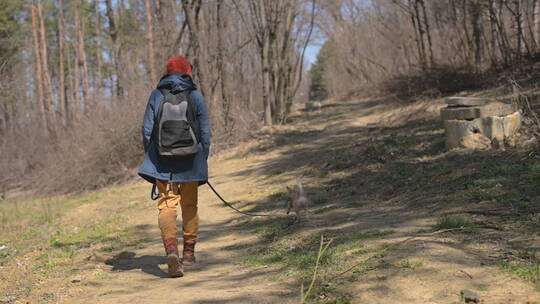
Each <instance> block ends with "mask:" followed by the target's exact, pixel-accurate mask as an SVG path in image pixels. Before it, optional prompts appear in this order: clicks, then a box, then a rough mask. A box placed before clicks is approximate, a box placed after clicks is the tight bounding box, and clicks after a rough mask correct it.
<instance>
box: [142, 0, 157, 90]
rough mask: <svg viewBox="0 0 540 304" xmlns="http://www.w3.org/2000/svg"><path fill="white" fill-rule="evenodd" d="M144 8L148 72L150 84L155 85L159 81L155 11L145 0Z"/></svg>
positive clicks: (147, 0) (148, 0)
mask: <svg viewBox="0 0 540 304" xmlns="http://www.w3.org/2000/svg"><path fill="white" fill-rule="evenodd" d="M144 6H145V8H146V40H147V41H148V45H147V52H148V55H147V56H148V63H147V64H148V72H149V76H150V83H151V85H154V84H155V83H156V81H157V77H156V70H155V68H156V62H155V57H154V26H153V23H154V21H153V9H152V5H151V3H150V0H144Z"/></svg>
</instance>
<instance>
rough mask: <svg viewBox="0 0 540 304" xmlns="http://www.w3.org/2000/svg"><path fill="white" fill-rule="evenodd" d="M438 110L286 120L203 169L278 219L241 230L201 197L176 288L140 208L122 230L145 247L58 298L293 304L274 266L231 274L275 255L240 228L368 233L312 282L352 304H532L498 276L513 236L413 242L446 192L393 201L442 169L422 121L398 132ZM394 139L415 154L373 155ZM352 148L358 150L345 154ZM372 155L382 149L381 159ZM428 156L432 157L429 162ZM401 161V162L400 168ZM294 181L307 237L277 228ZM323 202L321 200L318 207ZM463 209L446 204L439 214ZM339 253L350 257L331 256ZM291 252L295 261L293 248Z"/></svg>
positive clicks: (378, 107)
mask: <svg viewBox="0 0 540 304" xmlns="http://www.w3.org/2000/svg"><path fill="white" fill-rule="evenodd" d="M437 108H438V106H437V105H436V104H435V105H433V104H431V105H425V104H424V105H422V104H417V105H412V106H409V107H401V108H396V109H393V107H392V106H388V105H386V104H385V102H384V100H383V101H373V102H369V101H364V102H360V103H334V104H330V105H328V106H327V107H326V108H325V109H323V112H319V113H315V114H309V113H308V114H306V113H304V114H302V115H301V116H296V117H295V118H294V119H295V123H294V124H292V125H288V126H285V127H282V128H280V129H277V130H276V131H275V132H274V134H273V135H272V136H268V137H267V138H266V139H264V140H261V141H260V142H259V143H257V144H253V145H250V146H249V147H247V148H245V149H240V150H237V151H235V152H232V153H228V154H225V155H221V156H219V157H216V158H213V159H212V161H211V174H212V178H211V179H212V180H213V184H214V185H215V186H216V187H217V188H218V189H219V191H220V192H221V193H222V194H223V196H225V197H226V198H229V199H230V200H232V201H234V202H235V204H238V205H237V206H239V207H241V208H245V209H246V210H252V211H253V210H255V211H260V210H263V211H265V212H274V213H275V214H279V215H280V217H279V219H278V218H271V219H257V220H252V219H248V218H246V217H244V216H241V215H238V214H236V213H234V212H233V211H232V210H230V209H227V208H224V207H223V206H222V205H221V204H220V203H219V202H218V200H217V199H216V198H215V197H214V196H213V194H212V193H211V192H210V191H209V189H208V188H207V187H204V188H201V194H200V202H201V203H200V206H201V207H200V217H201V225H202V229H201V232H200V243H199V244H198V246H197V252H198V260H199V262H198V264H197V265H196V266H193V267H190V268H187V270H186V276H185V277H183V278H179V279H168V278H166V273H165V269H166V268H165V267H166V266H165V265H164V264H163V249H162V245H161V241H160V239H159V231H158V229H157V225H156V211H155V210H154V209H153V208H150V207H148V208H145V211H144V212H140V213H137V216H136V217H135V218H132V219H131V222H133V223H137V225H138V226H139V227H144V228H141V229H144V230H145V231H144V233H145V234H146V235H148V236H150V237H151V239H152V241H150V242H146V243H144V244H142V246H140V247H138V248H137V249H132V250H129V251H124V252H120V253H118V252H115V256H114V257H113V258H108V259H107V260H106V261H104V262H100V261H99V260H98V261H97V264H98V268H99V269H100V271H101V276H102V278H103V279H101V280H99V281H98V282H94V283H91V284H83V285H81V286H79V287H77V288H79V291H78V292H76V294H77V293H78V294H79V295H78V296H76V297H70V298H67V300H68V302H73V303H169V302H171V303H298V294H299V286H298V285H299V284H298V280H296V279H295V278H289V279H287V278H285V279H284V277H283V276H279V274H280V272H282V271H286V270H287V269H286V268H284V266H283V265H273V266H272V265H270V266H269V267H247V266H242V265H239V264H236V261H237V260H238V259H239V258H241V257H242V256H243V255H245V254H247V253H248V252H249V249H252V248H256V247H261V246H274V243H272V240H270V241H268V240H266V241H264V240H261V238H260V237H259V236H257V235H256V234H254V233H253V230H249V229H246V230H242V229H239V228H238V224H239V223H242V222H251V223H252V224H253V223H255V224H256V225H260V227H270V228H271V229H274V230H275V231H277V232H275V235H276V236H275V237H274V239H278V238H279V237H280V236H282V235H284V234H283V233H285V236H286V237H289V238H290V239H295V238H297V239H300V240H301V239H302V236H303V235H307V234H308V233H313V232H317V231H322V232H323V233H329V232H328V231H330V234H332V233H337V232H339V233H341V234H344V233H345V234H347V235H349V234H354V235H357V234H358V235H361V237H365V234H369V233H371V232H373V231H387V232H388V233H379V232H377V233H375V234H376V235H378V236H377V237H376V238H369V239H361V241H362V242H361V243H360V242H359V241H358V240H353V241H355V242H356V243H354V244H357V245H355V246H357V247H358V248H354V247H351V248H352V249H351V248H349V247H350V246H352V245H350V244H349V243H345V242H343V243H342V244H339V243H338V241H339V240H338V241H336V248H338V249H336V250H337V251H336V252H337V253H336V257H337V258H338V260H337V261H339V263H342V264H339V265H336V267H334V268H332V267H329V268H328V270H327V272H326V273H324V272H323V273H322V276H323V278H324V279H326V280H329V281H330V282H331V283H334V281H335V282H337V283H336V285H337V286H336V287H335V290H336V291H337V292H341V293H343V294H346V295H347V297H348V301H350V302H352V303H363V304H365V303H459V299H460V298H459V292H460V291H461V290H463V289H470V290H474V291H475V292H476V293H478V294H479V295H480V297H481V299H483V301H484V302H483V303H529V302H527V301H530V303H534V301H540V294H539V293H538V291H536V289H535V288H534V286H533V285H532V284H530V283H527V282H526V281H524V280H522V279H520V278H518V277H517V276H516V275H514V274H510V273H508V272H504V271H502V270H501V267H500V265H499V261H500V259H499V257H500V255H501V251H504V245H502V244H503V243H504V238H515V237H516V236H519V235H520V231H510V232H508V233H505V234H501V233H499V232H497V231H492V230H489V229H488V230H480V231H477V232H476V233H474V234H469V235H460V236H455V235H452V236H449V235H446V234H441V235H432V236H429V235H424V236H422V231H424V232H425V231H429V230H431V229H432V225H433V223H434V221H435V219H436V218H437V217H438V216H439V215H440V214H441V213H440V212H439V210H441V207H439V206H438V205H437V204H439V203H441V202H446V201H447V199H448V198H449V197H450V195H447V196H445V195H442V196H437V193H441V192H444V187H443V186H442V185H440V184H437V180H435V179H433V178H431V179H430V178H429V177H427V179H426V180H425V181H416V182H417V183H418V184H419V186H415V185H414V184H412V185H409V186H407V187H408V188H406V189H405V191H403V190H399V189H401V188H400V187H402V186H403V184H404V183H408V182H409V181H410V180H412V177H411V178H407V177H406V176H407V174H408V173H407V171H406V170H415V168H417V167H418V166H420V167H422V166H428V165H430V163H429V162H433V163H434V166H439V165H441V164H439V163H437V161H438V159H439V158H440V156H438V155H439V154H440V153H441V151H440V150H441V149H440V148H439V146H437V145H438V143H437V142H436V143H434V144H433V143H431V142H430V141H433V140H434V139H436V138H439V137H441V130H440V128H439V127H438V126H437V125H436V124H433V122H431V121H430V120H427V121H423V122H421V123H419V124H416V125H414V124H413V125H411V124H409V125H405V126H404V125H403V124H404V123H406V121H407V120H409V119H410V115H415V113H416V114H418V113H419V111H420V112H421V113H424V114H425V116H430V117H433V115H434V114H433V113H436V111H437ZM424 114H422V115H424ZM329 117H331V118H332V119H329ZM417 118H418V117H417ZM417 118H415V119H417ZM377 132H382V133H380V134H379V133H377ZM400 132H405V133H406V134H412V135H414V136H420V137H421V138H422V139H423V140H424V141H425V142H420V143H416V142H414V143H411V144H410V145H409V146H406V144H403V146H404V148H399V149H402V150H397V152H394V151H393V150H391V149H390V148H388V145H384V146H382V145H379V146H377V145H376V144H372V143H374V142H375V140H381V141H383V142H384V143H386V142H390V143H391V141H392V140H394V138H402V140H403V142H405V143H406V140H407V138H404V139H403V137H400V136H402V135H401V133H400ZM380 138H382V139H380ZM355 142H360V143H363V144H362V145H357V144H355ZM439 142H440V141H439ZM400 144H401V143H400ZM358 147H360V148H361V149H363V150H361V151H357V150H355V149H358ZM381 147H387V148H385V149H386V150H379V149H382V148H381ZM434 147H435V148H434ZM396 149H397V148H396ZM432 150H433V151H434V152H433V153H431V152H429V151H432ZM325 151H326V152H325ZM328 151H330V152H328ZM418 151H420V152H418ZM426 151H428V152H426ZM417 152H418V153H417ZM325 153H326V154H328V155H326V154H325ZM399 153H401V154H399ZM323 154H324V155H323ZM358 155H360V156H361V157H363V159H361V160H359V161H358V163H357V166H351V165H350V159H355V157H357V156H358ZM402 156H403V157H406V158H407V159H406V161H400V162H398V161H397V159H398V157H402ZM383 157H389V158H392V157H394V159H386V158H383ZM364 159H365V162H364V163H361V161H364ZM355 161H356V160H355ZM394 161H395V164H394V163H393V162H394ZM452 161H454V162H455V161H456V160H452ZM458 161H459V159H458ZM426 163H427V164H426ZM407 166H411V167H407ZM403 168H405V169H403ZM407 168H409V169H407ZM403 170H405V171H403ZM416 170H418V169H416ZM429 170H434V169H433V168H431V169H429V168H426V171H425V172H420V173H422V174H424V173H426V174H427V173H429V172H431V171H429ZM298 174H304V175H305V176H306V177H305V180H306V184H307V189H308V192H309V193H311V195H312V198H314V199H315V201H317V202H316V203H315V204H316V205H315V206H313V207H312V211H314V210H315V209H317V210H319V211H320V212H315V214H313V216H312V219H311V223H310V225H307V226H298V227H293V228H286V231H285V232H283V231H281V230H283V229H282V228H280V227H283V226H282V224H283V222H284V217H283V209H282V207H283V201H282V198H283V197H282V196H280V194H282V192H280V191H283V188H284V186H285V185H287V184H291V181H294V178H295V177H296V176H297V175H298ZM388 174H398V175H399V174H401V176H398V178H395V177H394V176H393V175H388ZM403 176H405V177H403ZM441 176H442V175H441ZM392 183H394V184H392ZM141 187H147V186H146V185H142V184H141ZM430 187H432V188H430ZM409 189H414V191H417V192H414V191H412V190H411V191H409ZM418 191H421V192H422V193H423V192H425V193H428V194H429V193H430V192H429V191H432V192H433V193H435V194H434V195H426V197H427V198H426V199H429V200H430V201H426V205H425V206H424V205H419V204H420V203H418V205H414V204H412V203H411V202H420V201H421V200H420V199H418V198H416V197H415V195H417V196H418V194H417V193H418ZM409 192H410V193H409ZM323 194H324V195H326V199H325V200H322V199H321V200H320V199H319V196H322V195H323ZM141 200H146V199H145V198H141ZM149 204H151V203H150V202H149ZM475 206H476V205H471V207H475ZM462 207H463V206H453V205H451V204H450V205H448V206H446V205H445V207H444V210H446V211H447V210H455V209H456V208H462ZM280 225H281V226H280ZM508 230H509V229H508ZM411 237H414V238H411ZM404 240H406V241H404ZM351 244H353V243H351ZM358 244H360V245H358ZM340 246H341V247H340ZM344 246H345V247H346V246H349V247H347V248H346V249H347V250H345V249H343V251H342V252H341V251H339V250H341V249H339V248H342V247H344ZM381 246H383V247H384V248H386V249H384V254H382V253H381V252H379V255H378V256H377V257H376V258H374V259H372V258H370V257H369V254H368V255H365V253H354V252H355V251H354V250H357V249H362V250H364V251H365V252H372V251H374V250H376V248H381ZM291 248H293V249H291V250H293V251H294V250H295V249H294V246H292V247H291ZM370 250H371V251H370ZM351 252H352V253H351ZM362 260H369V263H368V262H366V264H365V265H364V268H362V269H360V268H357V269H354V271H351V272H347V273H346V274H345V275H343V276H340V277H339V278H337V279H335V280H331V279H329V278H331V277H333V276H334V275H335V274H336V273H339V271H342V270H343V269H344V268H345V266H347V267H348V266H349V265H351V264H355V263H359V262H360V263H361V262H362ZM276 278H278V279H276ZM321 299H324V295H323V296H321ZM321 301H322V300H321ZM323 302H324V301H323ZM332 303H334V302H332ZM335 303H340V302H339V301H337V302H335Z"/></svg>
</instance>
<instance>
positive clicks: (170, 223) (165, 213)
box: [156, 180, 199, 243]
mask: <svg viewBox="0 0 540 304" xmlns="http://www.w3.org/2000/svg"><path fill="white" fill-rule="evenodd" d="M156 186H157V189H158V191H159V200H158V209H159V215H158V224H159V229H161V238H162V239H163V240H168V239H172V238H177V236H176V233H177V230H178V228H177V227H176V217H177V209H178V204H180V207H181V208H182V227H183V232H184V242H187V243H194V242H196V241H197V232H198V230H199V215H198V214H197V196H198V193H197V190H198V187H199V183H198V182H189V183H169V182H167V181H162V180H156ZM171 188H172V189H171Z"/></svg>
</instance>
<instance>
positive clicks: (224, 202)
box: [206, 181, 272, 216]
mask: <svg viewBox="0 0 540 304" xmlns="http://www.w3.org/2000/svg"><path fill="white" fill-rule="evenodd" d="M206 183H207V184H208V187H210V189H212V191H214V194H216V196H217V197H218V198H219V199H220V200H221V201H222V202H223V204H225V206H227V207H229V208H231V209H232V210H234V211H236V212H238V213H242V214H244V215H249V216H272V215H271V214H257V213H248V212H244V211H241V210H238V209H236V208H235V207H234V206H233V205H231V204H230V203H228V202H227V201H226V200H225V199H224V198H223V197H221V195H219V193H218V192H217V191H216V189H214V187H213V186H212V184H210V182H209V181H207V182H206Z"/></svg>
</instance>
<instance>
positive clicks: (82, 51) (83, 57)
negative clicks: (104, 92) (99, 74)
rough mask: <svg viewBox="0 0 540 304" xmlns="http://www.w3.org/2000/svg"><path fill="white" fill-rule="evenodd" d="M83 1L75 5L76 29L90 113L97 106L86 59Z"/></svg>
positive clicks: (85, 93)
mask: <svg viewBox="0 0 540 304" xmlns="http://www.w3.org/2000/svg"><path fill="white" fill-rule="evenodd" d="M82 3H83V2H82V1H81V2H78V3H77V5H76V6H75V31H76V32H77V61H78V63H79V66H80V67H82V71H81V72H82V84H83V96H84V112H85V113H86V114H88V113H89V112H90V111H91V110H93V109H94V108H95V105H94V104H93V103H94V99H93V98H91V97H90V96H89V94H90V84H89V81H88V77H89V76H88V64H87V60H86V51H85V47H84V33H83V32H84V29H83V25H82V23H81V5H82Z"/></svg>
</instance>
